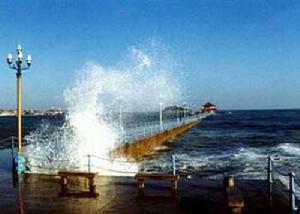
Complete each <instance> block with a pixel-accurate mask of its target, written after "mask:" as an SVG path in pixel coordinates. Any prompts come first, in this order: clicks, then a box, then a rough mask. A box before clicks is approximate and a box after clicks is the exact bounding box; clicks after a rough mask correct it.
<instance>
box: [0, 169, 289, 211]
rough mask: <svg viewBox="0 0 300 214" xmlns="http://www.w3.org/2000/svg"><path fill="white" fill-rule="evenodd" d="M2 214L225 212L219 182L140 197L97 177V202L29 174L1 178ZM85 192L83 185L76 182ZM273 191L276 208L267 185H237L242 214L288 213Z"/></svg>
mask: <svg viewBox="0 0 300 214" xmlns="http://www.w3.org/2000/svg"><path fill="white" fill-rule="evenodd" d="M0 178H1V179H0V189H1V191H0V199H1V200H0V213H74V214H75V213H227V211H228V210H227V207H226V200H225V195H224V190H223V184H222V181H221V180H207V179H181V180H180V182H179V192H178V193H177V194H172V192H171V190H170V183H169V182H163V181H159V182H151V181H150V182H147V181H146V182H145V191H144V194H143V195H142V194H140V193H139V191H138V188H137V182H136V181H135V179H134V178H133V177H107V176H105V177H104V176H97V178H96V182H95V183H96V186H97V192H98V193H99V196H98V197H96V198H78V197H60V196H59V192H60V179H59V177H58V176H49V175H34V174H31V175H25V176H24V177H23V180H21V179H20V183H19V184H18V182H17V183H15V185H16V186H14V183H13V180H12V179H11V177H10V178H9V177H0ZM70 185H71V186H72V185H73V187H74V188H76V186H77V187H78V186H80V187H81V188H84V186H85V184H84V182H83V183H82V182H79V183H78V182H75V181H74V182H73V183H71V184H70ZM276 185H277V187H276V188H274V189H275V190H274V192H273V195H272V196H273V197H272V203H271V204H270V203H269V200H268V198H269V197H268V186H267V183H266V181H263V180H239V181H236V186H237V187H238V188H239V189H240V191H241V193H242V195H243V198H244V201H245V207H244V209H243V213H280V214H284V213H289V210H288V200H287V199H283V198H284V197H282V194H283V193H284V192H283V191H278V190H276V189H280V188H279V184H276ZM18 186H19V187H18Z"/></svg>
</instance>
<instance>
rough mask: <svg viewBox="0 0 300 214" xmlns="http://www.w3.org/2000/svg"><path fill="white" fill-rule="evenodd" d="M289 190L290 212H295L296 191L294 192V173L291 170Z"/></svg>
mask: <svg viewBox="0 0 300 214" xmlns="http://www.w3.org/2000/svg"><path fill="white" fill-rule="evenodd" d="M289 181H290V182H289V191H290V213H295V212H296V211H297V207H296V195H295V194H296V193H295V174H294V173H293V172H290V173H289Z"/></svg>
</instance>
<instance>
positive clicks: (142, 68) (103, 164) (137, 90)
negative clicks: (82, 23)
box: [24, 48, 180, 175]
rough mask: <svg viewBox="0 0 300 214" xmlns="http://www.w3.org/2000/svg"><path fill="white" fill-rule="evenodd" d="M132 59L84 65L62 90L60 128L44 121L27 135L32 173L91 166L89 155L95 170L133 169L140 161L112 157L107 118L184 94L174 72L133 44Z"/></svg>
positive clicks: (112, 137)
mask: <svg viewBox="0 0 300 214" xmlns="http://www.w3.org/2000/svg"><path fill="white" fill-rule="evenodd" d="M131 55H132V56H131V57H132V59H133V61H132V62H130V63H128V64H129V66H124V67H121V68H111V67H104V66H101V65H98V64H95V63H92V62H90V63H88V64H86V65H85V66H84V67H83V69H82V70H81V71H80V73H79V74H78V75H77V77H76V79H75V81H74V82H73V83H72V84H71V85H70V86H69V87H68V88H67V89H66V90H65V91H64V98H65V101H66V106H67V109H68V114H67V116H66V122H65V124H64V125H63V126H62V127H59V128H57V127H52V126H51V125H49V124H48V125H42V126H41V127H40V128H39V129H38V130H36V131H35V132H33V133H31V134H30V135H29V136H26V138H27V140H28V141H29V142H31V145H30V146H28V147H27V148H25V152H24V153H25V155H26V156H27V158H28V160H29V165H31V171H32V172H37V171H39V172H41V171H42V172H44V171H46V172H49V170H48V169H53V170H55V169H62V168H66V169H72V168H76V169H79V170H86V169H87V158H86V157H87V155H88V154H89V155H94V156H99V157H101V158H102V160H100V159H97V158H94V159H92V160H91V161H92V164H93V165H94V166H93V167H92V169H93V170H94V171H98V172H100V173H101V174H107V175H115V174H119V173H121V172H124V173H126V174H130V172H136V171H137V170H138V166H137V164H133V163H126V162H124V161H121V162H120V161H112V160H110V159H109V152H110V151H111V150H112V149H113V148H114V146H115V145H116V144H117V143H118V142H117V138H118V136H117V134H116V130H114V128H113V127H116V125H115V124H113V121H112V120H111V119H110V118H109V117H108V115H109V113H112V112H116V111H118V108H119V105H120V103H121V104H122V108H123V109H124V111H147V110H148V111H150V110H154V109H157V108H158V107H159V103H160V102H162V103H164V104H165V105H168V104H171V103H174V102H176V101H178V100H179V99H180V96H179V95H180V94H179V91H180V90H179V87H178V84H177V82H176V79H175V78H174V76H172V75H170V72H169V71H168V70H167V69H166V68H167V66H165V65H164V66H161V64H162V62H159V63H157V62H155V61H152V60H151V57H150V56H148V55H147V54H145V53H143V52H142V51H141V50H138V49H137V48H132V52H131Z"/></svg>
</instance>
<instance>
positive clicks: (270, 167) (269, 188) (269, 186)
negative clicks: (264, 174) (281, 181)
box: [268, 156, 273, 206]
mask: <svg viewBox="0 0 300 214" xmlns="http://www.w3.org/2000/svg"><path fill="white" fill-rule="evenodd" d="M272 175H273V169H272V159H271V157H270V156H269V157H268V199H269V206H271V205H272V183H273V176H272Z"/></svg>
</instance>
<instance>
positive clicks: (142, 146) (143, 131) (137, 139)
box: [112, 114, 212, 159]
mask: <svg viewBox="0 0 300 214" xmlns="http://www.w3.org/2000/svg"><path fill="white" fill-rule="evenodd" d="M210 115H212V114H200V115H194V116H191V117H187V118H185V119H183V120H182V121H178V120H177V119H176V120H170V121H167V122H166V123H164V126H163V127H162V128H161V126H160V124H158V123H157V124H153V125H151V124H150V126H147V125H145V126H144V127H142V128H138V129H136V130H135V131H131V130H130V129H129V131H128V133H129V134H125V135H124V136H123V138H124V139H128V138H129V137H131V140H128V141H126V142H125V143H122V144H120V145H119V146H118V147H117V148H116V149H115V150H114V151H112V155H113V156H123V157H126V158H128V159H138V158H140V157H141V156H143V155H147V154H149V153H151V152H152V151H153V150H154V149H155V148H157V147H159V146H161V145H163V144H165V143H167V142H168V141H170V140H171V139H172V138H175V137H176V136H178V135H180V134H183V133H184V132H186V131H188V130H189V129H191V128H193V127H194V126H196V125H197V124H198V123H200V122H201V121H202V120H203V119H205V118H206V117H208V116H210ZM125 133H126V132H125ZM132 133H134V134H135V135H133V134H132ZM132 136H134V138H133V139H132ZM129 139H130V138H129Z"/></svg>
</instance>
